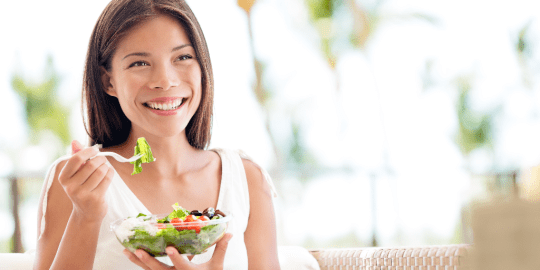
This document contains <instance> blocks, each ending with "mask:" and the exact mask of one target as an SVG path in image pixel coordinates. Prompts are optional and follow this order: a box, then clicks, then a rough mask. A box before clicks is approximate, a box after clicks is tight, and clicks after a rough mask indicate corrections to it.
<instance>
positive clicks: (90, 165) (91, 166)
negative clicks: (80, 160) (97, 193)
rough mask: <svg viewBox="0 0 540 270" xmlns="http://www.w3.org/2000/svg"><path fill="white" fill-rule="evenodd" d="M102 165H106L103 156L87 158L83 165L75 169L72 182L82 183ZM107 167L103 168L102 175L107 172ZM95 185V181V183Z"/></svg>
mask: <svg viewBox="0 0 540 270" xmlns="http://www.w3.org/2000/svg"><path fill="white" fill-rule="evenodd" d="M103 165H107V159H106V158H105V157H96V158H92V159H90V160H88V161H87V162H86V163H85V164H84V166H83V167H82V168H81V169H80V170H79V171H77V172H76V173H75V174H74V175H73V176H72V180H71V181H73V182H74V183H77V184H79V185H82V184H84V183H85V182H86V181H88V180H89V179H90V177H92V175H93V174H94V173H95V172H96V171H98V170H99V169H100V167H102V166H103ZM106 169H107V168H106V167H105V168H103V169H102V170H103V171H102V172H103V175H105V173H106V172H107V170H106ZM96 185H97V183H96ZM94 187H95V186H94Z"/></svg>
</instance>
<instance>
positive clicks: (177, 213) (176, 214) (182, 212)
mask: <svg viewBox="0 0 540 270" xmlns="http://www.w3.org/2000/svg"><path fill="white" fill-rule="evenodd" d="M172 207H173V208H174V211H172V212H171V213H170V214H169V215H168V216H167V219H168V220H169V221H170V220H171V219H173V218H179V219H182V220H183V219H184V218H185V217H187V216H189V214H190V212H189V211H188V210H186V209H184V208H183V207H182V206H180V205H178V203H175V204H173V206H172Z"/></svg>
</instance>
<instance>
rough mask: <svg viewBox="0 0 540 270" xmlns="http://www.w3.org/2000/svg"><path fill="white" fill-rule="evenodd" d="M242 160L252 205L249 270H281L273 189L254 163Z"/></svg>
mask: <svg viewBox="0 0 540 270" xmlns="http://www.w3.org/2000/svg"><path fill="white" fill-rule="evenodd" d="M242 161H243V163H244V168H245V170H246V177H247V182H248V189H249V202H250V210H249V220H248V226H247V229H246V232H245V233H244V242H245V244H246V249H247V255H248V261H249V269H280V267H279V261H278V255H277V239H276V218H275V214H274V204H273V202H272V190H271V188H270V186H269V185H268V183H267V182H266V180H265V179H264V176H263V174H262V172H261V170H260V169H259V168H258V167H257V166H256V165H255V164H253V163H252V162H251V161H248V160H242Z"/></svg>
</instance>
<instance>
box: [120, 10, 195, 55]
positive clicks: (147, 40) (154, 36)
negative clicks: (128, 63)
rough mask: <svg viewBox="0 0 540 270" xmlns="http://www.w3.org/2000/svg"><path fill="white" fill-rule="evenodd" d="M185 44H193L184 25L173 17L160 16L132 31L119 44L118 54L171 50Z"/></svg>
mask: <svg viewBox="0 0 540 270" xmlns="http://www.w3.org/2000/svg"><path fill="white" fill-rule="evenodd" d="M183 44H191V42H190V40H189V37H188V34H187V31H186V29H185V27H184V25H183V24H181V23H180V22H179V21H178V20H177V19H175V18H173V17H171V16H167V15H158V16H156V17H153V18H151V19H149V20H146V21H144V22H141V23H140V24H138V25H136V26H134V27H133V28H132V29H130V30H129V31H128V32H127V33H126V35H125V36H124V37H123V38H122V40H121V41H120V42H119V43H118V47H117V53H118V54H121V53H122V52H128V53H129V52H131V51H133V50H156V49H159V48H162V49H167V48H168V47H170V48H168V49H171V48H174V47H176V46H179V45H183ZM171 46H172V47H171Z"/></svg>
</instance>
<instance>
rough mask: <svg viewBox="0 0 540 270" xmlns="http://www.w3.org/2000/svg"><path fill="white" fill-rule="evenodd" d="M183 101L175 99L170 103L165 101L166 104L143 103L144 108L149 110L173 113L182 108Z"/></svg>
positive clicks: (183, 99)
mask: <svg viewBox="0 0 540 270" xmlns="http://www.w3.org/2000/svg"><path fill="white" fill-rule="evenodd" d="M184 101H185V98H182V99H175V100H171V101H167V102H151V101H149V102H146V103H144V106H146V107H148V108H150V109H154V110H160V111H174V110H176V109H178V108H180V106H182V104H184Z"/></svg>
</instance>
